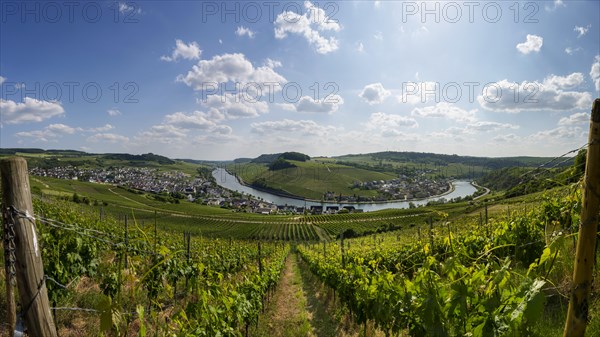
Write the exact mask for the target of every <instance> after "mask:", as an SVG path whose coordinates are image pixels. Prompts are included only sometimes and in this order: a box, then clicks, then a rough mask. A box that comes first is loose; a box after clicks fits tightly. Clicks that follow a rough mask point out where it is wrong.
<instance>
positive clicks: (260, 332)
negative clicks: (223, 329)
mask: <svg viewBox="0 0 600 337" xmlns="http://www.w3.org/2000/svg"><path fill="white" fill-rule="evenodd" d="M249 335H250V336H262V337H301V336H302V337H334V336H339V337H359V336H363V331H362V329H361V328H360V327H358V326H356V325H355V324H353V323H352V322H350V320H349V318H348V317H347V315H344V314H342V313H340V312H339V308H338V307H336V305H335V304H332V299H331V294H329V293H328V291H327V290H326V289H325V287H324V286H323V285H322V284H321V283H320V282H318V280H316V278H314V277H313V276H312V274H311V272H310V270H308V268H306V266H305V265H304V264H303V263H302V262H301V261H300V258H299V257H298V255H297V254H290V256H288V259H287V261H286V265H285V268H284V271H283V274H282V276H281V280H280V282H279V285H278V287H277V290H276V291H275V294H274V296H273V298H272V299H271V302H270V303H269V304H267V308H266V310H265V313H264V314H262V315H261V317H260V318H259V326H258V328H256V327H253V328H251V331H250V333H249ZM367 336H379V334H377V333H374V332H373V331H369V333H368V334H367Z"/></svg>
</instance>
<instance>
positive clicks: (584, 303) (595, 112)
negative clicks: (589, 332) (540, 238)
mask: <svg viewBox="0 0 600 337" xmlns="http://www.w3.org/2000/svg"><path fill="white" fill-rule="evenodd" d="M585 166H586V167H585V175H584V182H583V183H584V188H583V196H582V208H581V223H580V224H579V237H578V239H577V251H576V253H575V267H574V271H573V284H572V286H571V299H570V301H569V311H568V312H567V321H566V323H565V330H564V336H565V337H567V336H568V337H583V336H584V334H585V328H586V324H587V320H588V310H589V296H590V291H591V288H592V282H593V271H594V264H595V263H594V257H595V254H596V235H597V231H598V211H599V210H600V98H596V100H595V101H594V104H593V106H592V116H591V120H590V134H589V137H588V150H587V158H586V164H585Z"/></svg>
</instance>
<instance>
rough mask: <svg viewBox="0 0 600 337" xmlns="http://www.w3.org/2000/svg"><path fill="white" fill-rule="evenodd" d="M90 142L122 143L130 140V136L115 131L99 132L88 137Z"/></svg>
mask: <svg viewBox="0 0 600 337" xmlns="http://www.w3.org/2000/svg"><path fill="white" fill-rule="evenodd" d="M87 141H88V142H91V143H111V144H115V143H121V144H125V143H128V142H129V137H126V136H122V135H118V134H115V133H97V134H95V135H92V136H90V137H88V138H87Z"/></svg>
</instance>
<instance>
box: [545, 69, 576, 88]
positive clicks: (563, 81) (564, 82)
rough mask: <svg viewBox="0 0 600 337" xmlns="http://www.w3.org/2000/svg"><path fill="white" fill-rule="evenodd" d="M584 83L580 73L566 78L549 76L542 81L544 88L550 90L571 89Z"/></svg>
mask: <svg viewBox="0 0 600 337" xmlns="http://www.w3.org/2000/svg"><path fill="white" fill-rule="evenodd" d="M583 82H584V78H583V74H582V73H572V74H570V75H567V76H556V75H550V76H548V77H546V78H545V79H544V82H543V84H544V86H548V87H549V88H552V89H573V88H575V87H578V86H579V85H581V84H582V83H583Z"/></svg>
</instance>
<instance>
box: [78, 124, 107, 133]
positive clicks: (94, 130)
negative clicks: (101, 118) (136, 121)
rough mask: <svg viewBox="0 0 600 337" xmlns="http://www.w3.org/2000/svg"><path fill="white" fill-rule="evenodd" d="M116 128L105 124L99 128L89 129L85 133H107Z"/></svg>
mask: <svg viewBox="0 0 600 337" xmlns="http://www.w3.org/2000/svg"><path fill="white" fill-rule="evenodd" d="M114 128H115V127H114V126H112V125H110V124H105V125H104V126H99V127H97V128H90V129H87V130H84V131H86V132H106V131H110V130H112V129H114ZM78 130H81V128H78Z"/></svg>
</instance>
